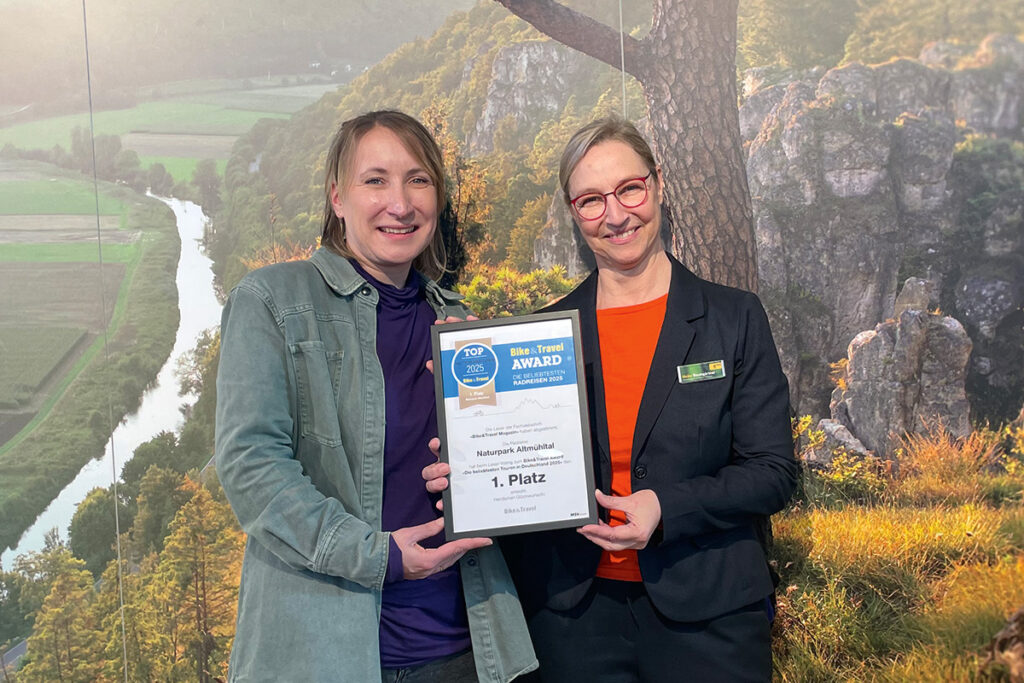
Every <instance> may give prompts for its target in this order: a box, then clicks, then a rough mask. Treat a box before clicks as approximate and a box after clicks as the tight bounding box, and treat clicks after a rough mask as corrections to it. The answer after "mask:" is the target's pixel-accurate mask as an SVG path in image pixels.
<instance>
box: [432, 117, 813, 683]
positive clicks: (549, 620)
mask: <svg viewBox="0 0 1024 683" xmlns="http://www.w3.org/2000/svg"><path fill="white" fill-rule="evenodd" d="M559 180H560V183H561V186H562V190H563V192H564V196H565V198H566V201H567V202H568V204H569V206H570V209H571V211H572V214H573V219H574V220H575V222H576V225H577V226H578V227H579V230H580V233H581V234H582V235H583V239H584V241H585V242H586V244H587V246H588V247H589V248H590V250H591V251H592V252H593V254H594V259H595V260H596V262H597V269H596V270H595V271H594V272H593V273H591V275H590V277H588V278H587V279H586V280H584V281H583V283H581V284H580V285H579V286H578V287H577V288H576V289H575V290H574V291H573V292H571V293H570V294H569V295H567V296H566V297H565V298H563V299H562V300H561V301H559V302H558V303H556V304H554V305H553V306H551V307H549V309H547V310H567V309H574V308H575V309H578V310H579V311H580V323H581V330H582V336H583V352H584V362H585V374H586V379H587V389H588V393H589V405H590V420H591V425H590V431H591V434H592V435H593V439H594V441H593V455H594V471H595V473H596V477H597V485H598V489H599V491H598V492H597V493H596V496H597V502H598V503H599V504H600V506H601V508H602V511H603V514H602V520H601V522H600V523H599V524H595V525H588V526H584V527H582V528H580V529H576V530H572V529H568V530H558V531H551V532H544V533H539V534H524V535H521V536H509V537H506V538H502V539H500V542H501V547H502V550H503V551H504V553H505V556H506V559H507V560H508V562H509V568H510V569H511V571H512V575H513V579H514V580H515V582H516V586H517V588H518V591H519V595H520V599H521V600H522V603H523V607H524V610H525V611H526V614H527V620H528V623H529V627H530V633H531V636H532V639H533V643H534V647H535V649H536V651H537V656H538V659H539V660H540V669H539V671H538V672H537V674H536V675H537V677H538V678H539V680H542V681H559V682H563V681H588V682H589V681H615V682H619V681H657V682H663V681H684V680H685V681H702V682H703V681H730V682H735V681H769V680H770V679H771V671H772V665H771V650H770V643H769V631H770V620H771V617H772V614H771V602H770V600H769V598H770V596H771V595H772V593H773V590H774V585H773V582H772V577H771V574H770V570H769V567H768V564H767V562H766V558H765V554H764V550H763V545H762V543H761V540H760V536H761V533H760V529H762V528H764V527H766V524H765V523H766V520H767V517H768V515H771V514H772V513H775V512H777V511H779V510H781V509H782V507H783V506H784V505H785V504H786V502H787V501H788V500H789V497H790V495H791V493H792V492H793V488H794V486H795V483H796V478H797V474H798V465H797V462H796V460H795V459H794V457H793V442H792V437H791V432H790V423H789V394H788V387H787V383H786V378H785V376H784V375H783V374H782V368H781V367H780V364H779V358H778V353H777V352H776V349H775V344H774V342H773V341H772V336H771V332H770V330H769V328H768V320H767V317H766V316H765V313H764V310H763V309H762V307H761V304H760V302H759V301H758V299H757V297H756V296H754V295H753V294H751V293H749V292H744V291H740V290H737V289H732V288H729V287H724V286H720V285H716V284H712V283H710V282H706V281H704V280H701V279H700V278H698V277H696V276H695V275H694V274H693V273H691V272H690V271H689V270H687V269H686V268H685V267H684V266H683V265H682V264H680V263H679V262H678V261H676V260H675V259H674V258H672V257H671V256H670V255H669V254H667V253H666V252H665V245H664V242H663V240H662V237H661V234H660V233H661V205H662V179H661V171H660V169H659V168H658V165H657V163H656V162H655V160H654V155H653V154H652V153H651V150H650V147H648V145H647V143H646V142H645V141H644V139H643V137H642V136H641V135H640V134H639V132H637V130H636V128H635V127H634V126H633V125H632V124H630V123H628V122H626V121H623V120H620V119H602V120H599V121H595V122H593V123H591V124H589V125H587V126H585V127H584V128H582V129H581V130H579V131H578V132H577V133H576V134H575V135H574V136H573V137H572V139H571V140H570V141H569V144H568V145H567V147H566V149H565V151H564V153H563V155H562V161H561V166H560V169H559ZM446 468H447V465H443V464H438V465H432V466H431V467H429V468H427V471H425V472H424V475H425V476H426V477H427V478H428V479H430V478H431V477H433V476H437V475H438V474H439V473H442V474H446V473H447V469H446ZM446 485H447V482H446V481H444V480H436V479H435V480H433V481H431V482H430V483H429V484H428V488H435V489H436V488H444V487H445V486H446Z"/></svg>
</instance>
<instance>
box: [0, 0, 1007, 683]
mask: <svg viewBox="0 0 1024 683" xmlns="http://www.w3.org/2000/svg"><path fill="white" fill-rule="evenodd" d="M396 18H397V19H396ZM620 31H621V32H620ZM87 59H88V61H87ZM0 62H2V63H3V64H4V68H3V69H2V70H0V301H3V302H4V303H3V305H2V306H0V549H2V550H4V552H3V554H2V557H0V653H2V654H3V656H2V659H0V663H2V666H0V680H4V681H19V682H20V683H26V682H31V681H107V680H110V681H115V680H131V681H213V680H218V679H223V678H224V677H225V676H226V673H227V670H226V669H227V658H228V654H229V652H230V648H231V642H232V636H233V633H234V617H235V602H236V599H237V590H238V582H239V574H238V573H239V569H240V563H241V553H242V547H243V543H244V538H243V534H242V532H241V531H240V530H239V528H238V526H237V523H236V521H235V518H234V515H233V514H232V512H231V510H230V508H229V507H228V505H227V503H226V501H225V499H224V496H223V493H222V491H221V490H220V488H219V485H218V483H217V481H216V474H215V472H213V468H212V467H209V466H208V463H209V461H210V458H211V457H212V443H213V429H214V424H213V405H214V403H215V400H216V397H215V395H214V392H215V387H214V377H215V375H216V370H217V359H218V344H219V337H218V329H217V326H218V323H219V306H220V304H221V303H222V301H223V298H224V296H225V293H226V292H228V291H230V289H231V287H232V286H233V285H234V284H235V283H237V282H238V281H239V279H240V278H241V277H242V276H243V275H244V274H245V273H246V272H248V271H249V270H251V269H253V268H256V267H259V266H261V265H264V264H268V263H273V262H277V261H282V260H288V259H299V258H306V257H307V256H308V255H309V254H311V253H312V251H313V250H314V249H316V248H317V236H318V234H319V227H320V214H321V212H322V201H323V200H322V187H321V183H322V177H323V173H324V152H325V148H326V146H327V141H328V140H329V137H330V135H331V134H332V133H333V131H334V130H335V128H336V127H337V125H338V124H339V123H340V122H341V121H342V120H344V119H346V118H349V117H351V116H353V115H355V114H358V113H360V112H363V111H366V110H370V109H380V108H398V109H402V110H404V111H406V112H408V113H411V114H413V115H416V116H418V117H420V118H421V120H423V121H424V122H425V123H426V124H427V125H428V127H429V128H430V129H431V130H432V131H433V132H434V134H435V136H436V137H437V139H438V140H439V142H440V143H441V146H442V149H443V151H444V153H445V157H446V158H445V162H446V166H447V171H448V174H449V176H450V178H451V179H452V181H453V185H454V189H453V192H452V197H451V199H452V203H453V208H454V209H455V211H456V213H457V215H458V218H459V224H460V226H461V239H462V244H461V247H460V252H461V261H462V266H461V269H460V270H459V271H458V272H456V273H452V274H451V275H450V277H449V281H450V282H449V284H450V285H451V286H453V287H455V288H457V289H458V290H459V291H460V292H461V293H463V294H464V296H465V297H466V302H467V304H468V305H469V307H470V308H472V309H474V310H475V311H476V312H477V313H478V315H480V316H481V317H495V316H504V315H514V314H518V313H525V312H530V311H532V310H534V309H536V308H538V307H539V306H541V305H543V304H544V303H545V302H547V301H549V300H551V299H552V298H554V297H557V296H560V295H562V294H564V293H566V292H567V291H569V289H571V288H572V286H573V285H574V283H575V282H577V281H578V280H579V279H580V278H581V277H582V276H583V275H584V274H585V273H587V272H588V271H589V268H590V267H591V265H592V264H588V263H587V261H586V259H585V258H584V257H583V256H582V255H581V253H580V250H579V249H578V246H577V241H576V235H575V232H574V230H575V229H574V227H573V225H572V222H571V220H570V217H569V214H568V213H567V211H566V210H565V207H564V203H563V201H562V199H561V198H560V197H559V196H558V188H557V181H556V175H557V164H558V158H559V155H560V153H561V149H562V146H563V145H564V143H565V142H566V140H567V139H568V137H569V135H571V133H572V132H573V131H574V130H575V129H577V128H578V127H579V126H580V125H582V124H584V123H586V122H588V121H590V120H592V119H593V118H595V117H597V116H601V115H607V114H619V115H624V116H626V117H627V118H629V119H631V120H633V121H635V122H637V124H638V125H639V127H640V128H641V130H642V131H644V133H645V134H646V135H647V136H648V137H649V139H650V140H651V142H652V144H653V147H654V149H655V152H656V154H657V155H658V157H659V160H660V162H661V164H662V167H663V171H664V175H665V178H666V181H667V188H666V197H667V200H668V201H667V208H666V211H665V221H664V224H665V226H666V243H667V244H668V245H670V247H671V250H672V252H673V253H674V254H675V255H677V256H678V257H679V258H681V259H682V260H683V261H684V262H685V263H686V264H687V265H688V266H689V267H691V269H693V270H694V271H696V272H698V273H699V274H701V275H702V276H704V277H707V278H709V279H713V280H716V281H719V282H724V283H727V284H732V285H735V286H741V287H745V288H748V289H754V290H756V291H757V292H758V294H759V296H760V297H761V299H762V301H763V302H764V304H765V306H766V308H767V310H768V312H769V316H770V318H771V322H772V329H773V334H774V336H775V341H776V343H777V345H778V347H779V351H780V355H781V357H782V360H783V365H784V369H785V370H786V374H787V376H788V378H789V381H790V388H791V401H792V405H793V431H794V435H795V436H796V437H797V444H798V445H797V449H796V450H797V452H795V453H794V457H795V458H799V459H800V460H801V461H802V462H803V465H804V467H803V474H802V482H801V486H800V489H799V492H798V494H797V496H796V497H795V498H794V500H793V501H792V502H791V504H790V506H789V507H788V508H787V510H785V511H784V512H783V513H781V514H779V515H777V516H776V517H775V518H774V520H773V521H774V542H773V545H772V549H771V557H770V559H771V562H772V565H773V566H774V568H775V570H776V571H777V572H778V574H779V575H780V576H781V583H780V585H779V590H778V598H779V609H778V614H777V617H776V620H775V623H774V641H773V646H774V650H775V678H776V679H777V680H779V681H832V680H874V681H951V680H952V681H973V680H1013V681H1024V655H1022V652H1024V412H1022V407H1024V6H1022V5H1021V3H1020V2H1016V1H1013V0H993V1H991V2H987V3H955V2H952V1H950V0H905V1H903V2H883V1H881V0H822V1H819V2H809V1H808V0H739V2H738V3H737V2H736V1H735V0H641V1H639V2H623V3H621V5H620V3H619V2H618V1H613V0H565V1H563V2H560V3H556V2H552V1H550V0H530V1H518V0H480V1H479V2H474V1H473V0H439V1H437V2H431V3H422V2H412V1H411V0H399V1H397V2H391V3H371V2H354V1H352V0H342V1H341V2H336V3H333V4H330V5H324V4H319V5H318V4H316V3H295V2H285V3H283V4H282V3H274V4H270V3H264V2H259V1H257V2H249V3H241V2H237V1H236V0H228V1H227V2H222V3H216V4H210V3H206V2H199V1H198V0H182V2H178V3H174V4H169V3H164V2H161V1H160V0H135V1H134V2H128V1H127V0H112V1H110V2H106V3H93V2H83V3H82V4H81V5H78V4H74V3H70V4H69V3H57V2H51V1H45V2H44V1H43V0H0Z"/></svg>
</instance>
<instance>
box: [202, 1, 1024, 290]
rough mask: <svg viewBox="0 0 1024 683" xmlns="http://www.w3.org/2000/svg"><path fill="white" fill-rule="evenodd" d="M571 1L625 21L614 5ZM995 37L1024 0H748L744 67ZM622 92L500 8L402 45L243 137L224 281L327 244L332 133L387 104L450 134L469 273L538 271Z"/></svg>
mask: <svg viewBox="0 0 1024 683" xmlns="http://www.w3.org/2000/svg"><path fill="white" fill-rule="evenodd" d="M564 4H567V5H571V6H573V7H574V8H576V9H579V10H581V11H584V12H586V13H588V14H590V15H591V16H595V17H597V18H599V19H600V20H602V21H605V22H606V23H608V24H610V25H617V23H618V16H617V12H611V11H610V9H611V8H609V7H608V6H607V3H599V2H596V1H595V0H587V1H586V2H580V1H578V2H568V3H564ZM625 11H626V14H625V16H624V26H625V28H626V30H627V31H629V32H633V33H639V32H643V31H645V30H646V28H647V27H648V26H649V24H650V11H651V10H650V4H649V3H648V2H642V3H629V5H628V6H627V7H626V9H625ZM993 30H999V31H1003V32H1011V33H1015V32H1019V31H1022V30H1024V7H1022V6H1021V5H1020V3H1017V2H1013V1H1012V0H997V1H996V2H993V3H987V4H986V8H985V11H984V12H982V11H979V10H976V9H970V8H969V7H968V8H964V7H961V6H960V5H959V4H956V3H953V2H948V1H946V0H941V1H938V2H932V1H929V0H913V1H911V2H907V3H900V6H899V8H894V7H892V6H891V3H884V2H876V1H872V2H860V3H858V2H855V1H854V0H829V1H828V2H823V3H814V2H808V1H807V0H750V1H749V2H741V3H740V40H739V45H738V64H739V65H740V67H771V68H773V69H785V68H790V67H792V68H805V67H811V66H823V67H831V66H834V65H836V64H839V63H845V62H849V61H856V60H867V61H872V60H874V61H882V60H885V59H888V58H890V57H893V56H910V57H916V56H917V54H918V53H919V52H920V50H921V48H922V46H924V45H925V44H926V43H927V42H928V41H932V40H946V41H954V42H956V41H962V42H964V43H965V44H971V41H974V44H976V43H977V40H978V39H980V37H982V36H984V35H986V34H987V33H989V32H991V31H993ZM523 62H525V63H528V64H529V69H530V71H529V74H528V78H526V80H527V81H528V82H527V83H526V84H525V85H524V86H522V90H517V89H516V84H515V83H514V82H512V76H513V75H514V74H512V73H510V72H512V71H514V69H515V68H516V66H517V63H519V64H520V65H521V63H523ZM524 91H525V92H524ZM621 92H622V88H621V81H620V74H619V72H618V71H617V70H615V69H612V68H610V67H606V66H604V65H602V64H599V63H597V62H596V61H595V60H592V59H590V58H588V57H584V56H582V55H579V54H578V53H576V52H573V51H571V50H569V49H567V48H565V47H564V46H561V45H559V44H557V43H554V42H552V41H550V40H549V39H547V38H546V37H543V36H541V34H540V33H539V32H537V31H536V30H534V29H532V28H531V27H529V26H528V25H527V24H526V23H525V22H522V21H520V20H519V19H517V18H515V17H513V16H511V15H510V14H509V13H508V12H507V11H505V10H504V9H503V8H502V7H500V6H499V5H498V4H497V3H494V2H481V3H479V4H478V5H477V6H476V7H475V8H473V9H472V10H470V11H468V12H466V13H460V14H456V15H454V16H452V17H451V18H449V19H448V20H447V21H446V22H445V24H444V25H443V26H442V27H441V28H440V29H439V30H438V31H437V32H436V33H435V34H434V35H433V36H432V37H431V38H429V39H425V40H418V41H415V42H413V43H409V44H406V45H403V46H402V47H401V48H399V49H398V50H396V51H395V52H394V53H392V54H390V55H389V56H388V57H387V58H386V59H384V60H383V61H382V62H381V63H380V64H378V65H377V66H375V67H373V68H372V69H370V70H369V71H367V72H366V73H365V74H363V75H362V76H360V77H359V78H358V79H356V80H355V81H354V82H353V83H352V84H351V85H350V86H347V87H345V88H343V89H341V90H340V91H339V92H337V93H334V94H331V95H328V96H325V97H324V98H323V99H322V100H321V101H320V102H319V103H318V104H316V105H315V106H313V107H310V108H308V109H306V110H304V111H302V112H300V113H299V114H298V115H296V116H294V117H293V118H292V119H291V120H290V121H288V122H269V121H264V122H262V123H261V124H260V125H258V126H256V127H255V128H254V129H253V131H252V132H251V133H250V135H249V136H247V137H246V138H245V139H243V140H240V141H239V144H238V146H237V147H236V149H235V154H234V156H233V157H232V159H231V161H230V162H229V164H228V167H227V172H226V174H225V188H224V199H225V207H224V210H223V211H222V212H221V213H220V214H218V215H217V217H216V219H215V221H214V231H215V232H214V234H213V235H212V236H211V240H210V246H211V255H212V257H213V258H214V260H215V262H216V264H217V268H218V272H219V275H220V276H221V278H222V280H223V284H224V285H225V286H226V287H230V286H232V285H233V284H234V283H235V282H237V280H238V279H239V278H240V277H241V275H242V274H243V273H244V272H245V271H246V270H247V269H248V267H249V266H248V265H246V261H249V262H250V263H252V262H253V259H254V257H256V256H260V255H263V254H264V250H265V249H268V248H269V249H270V253H271V255H272V254H273V253H275V252H277V253H285V252H287V251H288V250H289V248H290V247H292V246H295V245H298V246H308V245H311V244H312V243H313V242H314V240H315V238H316V235H317V234H318V230H319V224H320V218H321V215H322V211H323V206H322V188H321V183H322V180H323V177H322V174H323V154H324V151H325V148H326V146H327V144H328V140H329V138H330V135H331V134H332V132H333V131H334V129H335V128H336V127H337V125H338V123H340V122H341V121H342V120H344V119H345V118H348V117H350V116H353V115H355V114H358V113H360V112H363V111H367V110H370V109H379V108H386V107H393V108H398V109H402V110H405V111H407V112H410V113H412V114H415V115H419V116H421V117H422V118H423V119H424V120H425V121H427V122H428V123H429V124H430V125H431V126H432V128H433V129H434V131H435V133H436V134H437V135H438V139H439V140H440V141H441V143H442V147H443V148H444V151H445V153H446V155H447V156H448V162H449V172H450V174H451V175H452V177H453V178H454V179H456V180H458V190H459V194H458V195H457V196H455V197H454V198H453V199H454V200H455V202H456V203H457V205H458V206H457V208H458V212H459V216H460V218H462V223H461V225H462V235H463V239H464V240H465V242H466V247H467V249H468V251H469V255H470V261H469V269H470V270H471V271H474V270H478V269H479V268H481V267H485V266H486V267H495V266H498V265H505V266H511V267H513V268H516V269H519V270H524V271H525V270H530V269H532V268H534V267H535V266H536V260H535V247H536V240H537V237H538V236H539V235H540V232H541V228H542V227H543V225H544V223H545V222H546V221H547V220H548V219H549V217H550V215H551V212H552V211H554V210H557V205H556V206H555V207H552V204H553V202H552V198H553V195H554V192H555V188H556V179H555V174H556V166H557V160H558V155H559V153H560V151H561V148H562V145H563V144H564V142H565V141H566V140H567V139H568V136H569V135H570V134H571V133H572V131H573V130H575V129H576V128H577V127H578V126H579V125H581V124H582V123H585V122H587V121H589V120H591V119H592V118H594V117H595V116H598V115H601V114H607V113H612V112H621V111H622V108H623V107H622V102H621ZM531 93H533V97H532V99H531V96H530V94H531ZM537 93H543V94H544V95H547V97H546V98H545V97H542V96H541V95H539V94H537ZM627 98H628V102H627V107H626V109H627V113H628V115H629V116H630V117H631V118H637V119H639V118H642V117H643V112H644V103H643V98H642V97H641V95H640V91H639V88H638V86H637V84H636V83H635V82H634V81H633V80H632V79H631V78H627ZM556 204H557V203H556ZM271 258H273V257H272V256H271ZM256 262H261V261H260V259H259V258H257V259H256Z"/></svg>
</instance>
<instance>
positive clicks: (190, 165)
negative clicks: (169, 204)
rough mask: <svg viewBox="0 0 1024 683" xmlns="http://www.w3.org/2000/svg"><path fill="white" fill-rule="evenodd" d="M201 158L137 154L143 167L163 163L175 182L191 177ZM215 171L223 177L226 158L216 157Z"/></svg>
mask: <svg viewBox="0 0 1024 683" xmlns="http://www.w3.org/2000/svg"><path fill="white" fill-rule="evenodd" d="M200 161H201V159H194V158H190V157H169V156H143V155H141V154H140V155H139V163H140V164H141V165H142V167H143V168H146V167H148V166H152V165H153V164H157V163H160V164H163V165H164V169H165V170H166V171H167V172H168V173H170V174H171V177H172V178H174V180H175V182H182V181H187V180H191V179H192V174H193V173H195V171H196V166H197V165H198V164H199V162H200ZM216 161H217V173H218V174H219V175H220V176H221V177H223V176H224V169H225V168H227V165H228V160H227V159H217V160H216Z"/></svg>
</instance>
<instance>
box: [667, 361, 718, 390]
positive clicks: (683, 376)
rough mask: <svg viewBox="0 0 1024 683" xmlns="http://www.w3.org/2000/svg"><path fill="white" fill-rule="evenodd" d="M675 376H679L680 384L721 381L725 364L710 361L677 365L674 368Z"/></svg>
mask: <svg viewBox="0 0 1024 683" xmlns="http://www.w3.org/2000/svg"><path fill="white" fill-rule="evenodd" d="M676 374H677V375H678V376H679V383H680V384H689V383H690V382H706V381H707V380H709V379H722V378H723V377H725V362H724V361H720V360H711V361H708V362H706V363H691V364H690V365H678V366H676Z"/></svg>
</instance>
